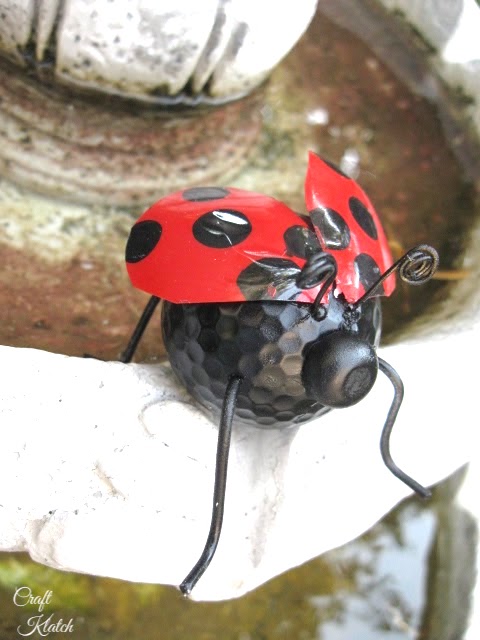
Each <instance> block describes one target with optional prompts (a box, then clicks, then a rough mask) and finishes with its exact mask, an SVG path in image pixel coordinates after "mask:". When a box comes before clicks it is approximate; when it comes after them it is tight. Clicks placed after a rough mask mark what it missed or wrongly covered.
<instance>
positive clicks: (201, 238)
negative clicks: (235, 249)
mask: <svg viewBox="0 0 480 640" xmlns="http://www.w3.org/2000/svg"><path fill="white" fill-rule="evenodd" d="M251 231H252V225H251V224H250V221H249V219H248V218H247V216H246V215H244V214H243V213H241V212H240V211H235V210H234V209H215V210H213V211H208V212H207V213H205V214H203V215H202V216H200V218H198V219H197V220H196V221H195V223H194V225H193V228H192V232H193V235H194V237H195V239H196V240H198V242H200V243H201V244H203V245H205V246H206V247H211V248H214V249H226V248H227V247H232V246H234V245H236V244H239V243H240V242H242V241H243V240H245V238H247V237H248V235H249V234H250V232H251Z"/></svg>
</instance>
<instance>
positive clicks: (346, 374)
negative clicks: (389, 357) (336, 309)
mask: <svg viewBox="0 0 480 640" xmlns="http://www.w3.org/2000/svg"><path fill="white" fill-rule="evenodd" d="M377 372H378V358H377V354H376V351H375V348H374V347H373V345H372V344H370V343H369V342H367V341H366V340H362V339H361V338H359V337H358V336H357V335H355V334H353V333H348V332H347V331H340V330H339V331H332V332H331V333H328V334H327V335H324V336H322V337H321V338H320V339H319V340H318V341H317V342H315V343H314V344H313V345H312V346H311V347H310V348H309V349H308V350H307V353H306V355H305V363H304V365H303V370H302V379H303V384H304V386H305V388H306V390H307V393H308V395H309V396H311V397H312V398H315V399H316V400H317V401H318V402H320V403H321V404H322V405H324V406H326V407H330V408H332V409H333V408H342V407H350V406H352V405H354V404H356V403H357V402H359V401H360V400H362V399H363V398H364V397H365V396H366V395H367V393H368V392H369V391H370V389H371V388H372V387H373V385H374V383H375V380H376V378H377Z"/></svg>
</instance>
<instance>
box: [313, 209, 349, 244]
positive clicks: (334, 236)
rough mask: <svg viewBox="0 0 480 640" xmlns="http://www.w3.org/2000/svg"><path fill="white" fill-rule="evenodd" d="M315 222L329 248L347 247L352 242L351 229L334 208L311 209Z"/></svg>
mask: <svg viewBox="0 0 480 640" xmlns="http://www.w3.org/2000/svg"><path fill="white" fill-rule="evenodd" d="M310 217H311V219H312V222H313V224H314V225H315V226H316V227H318V229H319V230H320V235H321V236H322V238H323V241H324V243H325V247H326V248H327V249H346V248H347V247H348V245H349V244H350V229H349V228H348V225H347V223H346V222H345V220H344V219H343V218H342V216H341V215H340V214H339V213H338V212H337V211H335V210H334V209H329V208H328V207H318V208H317V209H313V210H312V211H310Z"/></svg>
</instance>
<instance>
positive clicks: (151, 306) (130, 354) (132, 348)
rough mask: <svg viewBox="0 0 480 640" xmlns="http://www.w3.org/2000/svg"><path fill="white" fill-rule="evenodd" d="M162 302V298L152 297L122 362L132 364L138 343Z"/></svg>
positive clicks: (121, 357) (122, 357)
mask: <svg viewBox="0 0 480 640" xmlns="http://www.w3.org/2000/svg"><path fill="white" fill-rule="evenodd" d="M159 302H160V298H157V296H152V297H151V298H150V300H149V301H148V302H147V304H146V306H145V309H144V310H143V313H142V315H141V316H140V320H139V321H138V322H137V326H136V327H135V329H134V331H133V333H132V336H131V338H130V340H129V341H128V344H127V346H126V348H125V350H124V351H123V353H122V355H121V356H120V362H125V363H127V362H131V360H132V358H133V356H134V354H135V351H136V349H137V347H138V343H139V342H140V340H141V338H142V336H143V332H144V331H145V329H146V328H147V324H148V323H149V321H150V318H151V317H152V314H153V312H154V311H155V309H156V308H157V305H158V303H159Z"/></svg>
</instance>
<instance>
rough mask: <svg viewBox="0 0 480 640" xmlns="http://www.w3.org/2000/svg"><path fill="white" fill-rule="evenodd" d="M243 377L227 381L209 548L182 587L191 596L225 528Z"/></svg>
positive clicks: (206, 545) (220, 427) (205, 549)
mask: <svg viewBox="0 0 480 640" xmlns="http://www.w3.org/2000/svg"><path fill="white" fill-rule="evenodd" d="M241 382H242V378H241V377H240V376H233V377H232V378H230V381H229V383H228V385H227V389H226V391H225V397H224V399H223V406H222V415H221V418H220V426H219V430H218V442H217V457H216V463H215V485H214V489H213V510H212V519H211V523H210V531H209V532H208V537H207V541H206V543H205V548H204V549H203V551H202V554H201V556H200V558H199V559H198V561H197V563H196V564H195V566H194V567H193V569H192V570H191V571H190V573H189V574H188V575H187V577H186V578H185V580H183V582H182V584H181V585H180V591H181V592H182V593H183V595H185V596H188V595H189V593H191V591H192V589H193V587H194V586H195V585H196V584H197V582H198V581H199V579H200V578H201V577H202V575H203V574H204V572H205V571H206V569H207V567H208V566H209V564H210V562H211V561H212V558H213V556H214V554H215V550H216V548H217V545H218V541H219V539H220V532H221V530H222V522H223V510H224V505H225V490H226V486H227V467H228V455H229V452H230V439H231V435H232V424H233V416H234V413H235V407H236V404H237V396H238V391H239V388H240V384H241Z"/></svg>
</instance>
